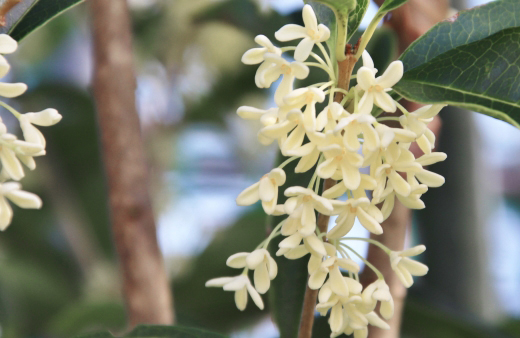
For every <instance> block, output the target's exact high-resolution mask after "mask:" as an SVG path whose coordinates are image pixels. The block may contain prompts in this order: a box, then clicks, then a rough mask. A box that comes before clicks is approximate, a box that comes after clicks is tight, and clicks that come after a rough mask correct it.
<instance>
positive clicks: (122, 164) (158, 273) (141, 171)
mask: <svg viewBox="0 0 520 338" xmlns="http://www.w3.org/2000/svg"><path fill="white" fill-rule="evenodd" d="M90 5H91V14H92V23H93V43H94V56H95V71H94V80H93V81H94V95H95V99H96V104H97V110H98V122H99V128H100V134H101V148H102V153H103V158H104V166H105V171H106V177H107V182H108V190H109V191H108V192H109V201H110V202H109V203H110V205H109V207H110V209H109V210H110V214H111V221H112V229H113V235H114V241H115V246H116V249H117V252H118V255H119V261H120V266H121V274H122V283H123V296H124V299H125V301H126V306H127V312H128V316H129V324H130V327H133V326H135V325H137V324H140V323H148V324H171V323H172V322H173V310H172V298H171V292H170V288H169V285H168V280H167V276H166V272H165V269H164V265H163V260H162V256H161V253H160V251H159V247H158V245H157V238H156V229H155V222H154V216H153V211H152V206H151V200H150V194H149V191H148V189H149V186H150V184H149V178H148V168H147V165H146V157H145V154H144V147H143V142H142V138H141V132H140V124H139V117H138V115H137V111H136V106H135V89H136V81H135V74H134V65H133V57H132V55H133V50H132V34H131V26H130V17H129V10H128V5H127V2H126V0H91V2H90Z"/></svg>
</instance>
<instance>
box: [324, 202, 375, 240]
mask: <svg viewBox="0 0 520 338" xmlns="http://www.w3.org/2000/svg"><path fill="white" fill-rule="evenodd" d="M334 209H335V210H334V211H335V212H339V216H338V218H336V226H334V227H333V228H332V229H331V230H330V231H329V232H328V233H327V237H328V238H331V239H336V238H341V237H343V236H345V235H346V234H347V233H348V232H349V231H350V230H351V229H352V227H353V226H354V222H355V220H356V218H357V219H359V222H360V223H361V225H363V227H364V228H365V229H367V230H368V231H370V232H371V233H373V234H376V235H381V234H382V233H383V228H382V227H381V224H380V223H381V222H382V221H383V215H382V213H381V211H380V210H379V209H378V208H377V207H376V206H375V205H373V204H371V203H370V200H369V199H368V198H366V197H362V198H349V199H348V200H346V201H334Z"/></svg>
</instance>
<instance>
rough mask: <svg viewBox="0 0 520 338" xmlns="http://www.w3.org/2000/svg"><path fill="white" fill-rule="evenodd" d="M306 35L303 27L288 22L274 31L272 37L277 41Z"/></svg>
mask: <svg viewBox="0 0 520 338" xmlns="http://www.w3.org/2000/svg"><path fill="white" fill-rule="evenodd" d="M306 36H307V32H306V29H305V27H302V26H300V25H295V24H288V25H285V26H283V27H282V28H280V29H279V30H278V31H276V33H274V37H275V38H276V40H278V41H291V40H296V39H301V38H304V37H306Z"/></svg>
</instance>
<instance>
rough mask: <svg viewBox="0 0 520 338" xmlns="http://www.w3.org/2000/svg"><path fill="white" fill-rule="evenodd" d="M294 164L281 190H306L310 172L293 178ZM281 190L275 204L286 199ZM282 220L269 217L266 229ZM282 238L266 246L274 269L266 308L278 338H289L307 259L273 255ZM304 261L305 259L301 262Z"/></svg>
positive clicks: (294, 325) (294, 326)
mask: <svg viewBox="0 0 520 338" xmlns="http://www.w3.org/2000/svg"><path fill="white" fill-rule="evenodd" d="M285 159H286V158H284V157H283V156H282V155H281V154H279V155H278V159H277V163H276V165H279V164H280V163H282V162H283V161H284V160H285ZM297 163H298V161H294V162H291V163H289V164H288V165H287V166H286V167H285V168H284V170H285V172H286V175H287V181H286V182H285V185H284V186H287V187H291V186H304V187H305V186H307V184H308V183H309V181H310V179H311V176H312V174H313V173H314V170H313V169H311V170H309V171H307V172H306V173H304V174H295V173H294V168H295V167H296V164H297ZM283 191H284V189H280V190H279V195H278V201H279V202H278V203H284V202H285V200H286V199H287V197H286V196H285V195H284V194H283ZM283 219H284V217H283V216H276V217H269V218H268V227H270V228H271V229H273V228H274V227H275V226H276V225H277V224H278V223H279V222H281V221H282V220H283ZM282 239H283V238H281V236H280V237H276V238H274V239H273V240H272V241H271V243H270V244H269V252H270V253H271V255H272V257H273V258H274V259H275V261H276V264H277V265H278V275H277V276H276V278H275V279H274V280H273V281H272V282H271V288H270V289H269V305H270V307H271V309H272V316H273V319H274V321H275V323H276V324H277V326H278V329H279V330H280V337H283V338H293V337H297V336H298V327H299V326H300V318H301V313H302V307H303V296H304V294H305V288H306V285H307V277H308V273H307V260H308V256H304V257H303V258H300V259H297V260H289V259H287V258H285V257H283V256H281V257H277V256H276V255H275V253H276V251H277V250H278V243H280V241H281V240H282ZM305 257H307V259H306V258H305Z"/></svg>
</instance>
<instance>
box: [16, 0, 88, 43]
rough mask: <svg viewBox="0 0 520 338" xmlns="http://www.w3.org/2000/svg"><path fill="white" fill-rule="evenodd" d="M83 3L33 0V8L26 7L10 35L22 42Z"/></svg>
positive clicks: (61, 0) (73, 0) (60, 0)
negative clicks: (40, 28)
mask: <svg viewBox="0 0 520 338" xmlns="http://www.w3.org/2000/svg"><path fill="white" fill-rule="evenodd" d="M81 2H83V0H36V1H34V0H33V2H32V3H31V6H28V7H26V8H25V9H26V11H24V13H23V14H22V15H20V19H19V20H18V21H16V22H14V23H12V25H11V26H10V27H9V28H8V32H9V35H11V36H12V37H13V38H14V39H15V40H18V41H20V40H22V39H23V38H24V37H26V36H27V35H28V34H29V33H31V32H32V31H34V30H35V29H37V28H39V27H41V26H42V25H44V24H45V23H47V22H48V21H50V20H52V19H53V18H54V17H56V16H58V15H60V14H61V13H63V12H64V11H66V10H67V9H70V8H71V7H73V6H76V5H78V4H79V3H81ZM14 10H16V7H15V9H13V11H14Z"/></svg>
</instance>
